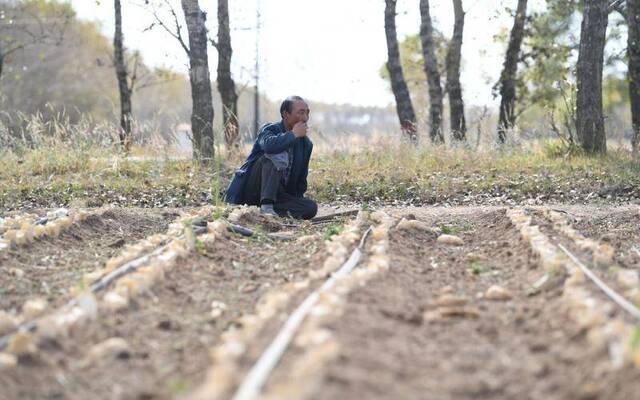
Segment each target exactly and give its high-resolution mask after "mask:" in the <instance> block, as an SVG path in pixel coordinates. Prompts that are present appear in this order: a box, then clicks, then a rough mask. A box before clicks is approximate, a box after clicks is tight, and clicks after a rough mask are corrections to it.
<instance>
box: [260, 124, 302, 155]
mask: <svg viewBox="0 0 640 400" xmlns="http://www.w3.org/2000/svg"><path fill="white" fill-rule="evenodd" d="M295 139H296V137H295V135H294V134H293V132H283V133H280V132H278V131H277V130H275V129H274V128H273V126H265V127H264V128H263V129H262V131H261V132H260V135H258V144H259V145H260V148H262V151H264V152H265V153H268V154H275V153H281V152H283V151H286V150H287V149H288V148H289V146H291V145H292V144H293V141H294V140H295Z"/></svg>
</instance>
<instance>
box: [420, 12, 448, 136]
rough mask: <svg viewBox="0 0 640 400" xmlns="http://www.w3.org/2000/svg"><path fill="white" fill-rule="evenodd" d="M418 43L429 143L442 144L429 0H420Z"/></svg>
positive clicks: (439, 92)
mask: <svg viewBox="0 0 640 400" xmlns="http://www.w3.org/2000/svg"><path fill="white" fill-rule="evenodd" d="M420 19H421V23H420V42H421V43H422V57H423V58H424V71H425V73H426V75H427V83H428V85H429V103H430V105H429V115H430V123H431V126H430V128H429V136H430V137H431V142H433V143H436V144H441V143H444V135H443V133H442V97H443V96H442V86H441V85H440V71H438V59H437V58H436V50H435V44H434V42H433V25H432V23H431V15H430V13H429V0H420Z"/></svg>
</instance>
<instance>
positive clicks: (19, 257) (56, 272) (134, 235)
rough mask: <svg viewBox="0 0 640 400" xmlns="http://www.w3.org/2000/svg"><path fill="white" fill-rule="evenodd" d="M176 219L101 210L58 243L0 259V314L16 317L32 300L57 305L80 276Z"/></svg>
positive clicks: (158, 213) (163, 213) (161, 213)
mask: <svg viewBox="0 0 640 400" xmlns="http://www.w3.org/2000/svg"><path fill="white" fill-rule="evenodd" d="M177 215H178V214H177V213H176V212H172V211H170V210H166V209H163V210H153V209H151V210H149V209H112V210H107V211H105V212H103V213H101V214H100V215H90V216H89V217H88V218H87V219H86V220H85V221H83V222H80V223H77V224H74V225H72V226H71V227H70V228H69V229H67V230H65V231H64V232H62V233H61V235H60V236H58V237H55V238H43V239H40V240H37V241H35V242H32V243H31V244H29V245H26V246H20V247H16V248H13V249H10V250H7V251H4V252H2V253H0V310H4V311H12V310H13V311H19V309H20V308H21V307H22V305H23V303H24V302H25V301H26V300H27V299H32V298H35V297H39V298H44V299H46V300H48V301H49V302H51V303H53V304H54V305H55V304H60V303H61V301H63V300H64V299H65V298H67V297H68V294H69V293H68V292H69V289H70V288H72V287H74V286H76V285H79V284H80V279H81V277H82V275H83V274H84V273H87V272H90V271H92V270H94V269H96V268H98V267H100V266H102V264H104V262H105V261H106V260H107V259H108V258H110V257H112V256H114V255H115V254H116V253H118V252H119V251H120V249H121V248H122V247H123V246H124V245H126V244H131V243H134V242H136V241H138V240H140V239H142V238H144V237H147V236H149V235H152V234H154V233H160V232H164V231H165V230H166V229H167V226H168V225H169V224H170V223H171V222H172V221H173V220H174V219H175V217H176V216H177Z"/></svg>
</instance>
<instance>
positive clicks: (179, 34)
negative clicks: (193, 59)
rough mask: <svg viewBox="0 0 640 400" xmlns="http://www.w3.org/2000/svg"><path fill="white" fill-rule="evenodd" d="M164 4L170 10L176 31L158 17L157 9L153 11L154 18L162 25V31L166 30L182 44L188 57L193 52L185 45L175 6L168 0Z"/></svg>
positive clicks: (151, 26) (148, 28)
mask: <svg viewBox="0 0 640 400" xmlns="http://www.w3.org/2000/svg"><path fill="white" fill-rule="evenodd" d="M164 3H165V4H166V5H167V7H168V8H169V12H170V13H171V16H172V18H173V23H174V25H175V30H172V29H171V28H169V27H168V26H167V24H166V23H165V22H164V21H163V20H162V18H160V16H159V15H158V13H157V11H156V9H155V8H153V11H152V14H153V18H155V20H156V23H157V24H158V25H160V27H162V29H164V30H165V31H166V32H167V33H168V34H169V35H170V36H171V37H173V38H174V39H176V40H177V41H178V43H180V46H182V48H183V49H184V51H185V52H186V53H187V56H188V55H189V54H191V50H190V49H189V46H187V44H186V43H185V41H184V38H183V37H182V25H180V21H179V20H178V15H177V14H176V11H175V10H174V8H173V6H172V5H171V3H169V1H168V0H164ZM154 25H155V23H153V24H151V25H150V26H149V27H147V28H146V29H145V31H148V30H151V29H152V28H153V27H154Z"/></svg>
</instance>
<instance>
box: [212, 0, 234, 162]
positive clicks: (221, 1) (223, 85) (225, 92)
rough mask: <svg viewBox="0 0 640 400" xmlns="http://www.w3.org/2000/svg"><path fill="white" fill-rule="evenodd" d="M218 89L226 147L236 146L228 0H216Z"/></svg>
mask: <svg viewBox="0 0 640 400" xmlns="http://www.w3.org/2000/svg"><path fill="white" fill-rule="evenodd" d="M216 48H217V49H218V91H219V92H220V97H221V98H222V124H223V126H224V140H225V143H226V145H227V148H228V149H229V150H231V149H232V148H238V146H239V141H238V133H239V129H238V95H237V94H236V85H235V82H234V81H233V79H232V78H231V54H232V53H233V49H232V48H231V34H230V33H229V0H218V44H217V45H216Z"/></svg>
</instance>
